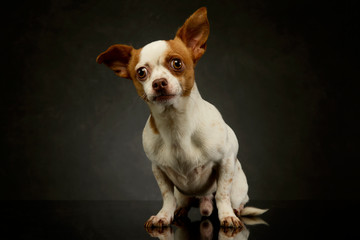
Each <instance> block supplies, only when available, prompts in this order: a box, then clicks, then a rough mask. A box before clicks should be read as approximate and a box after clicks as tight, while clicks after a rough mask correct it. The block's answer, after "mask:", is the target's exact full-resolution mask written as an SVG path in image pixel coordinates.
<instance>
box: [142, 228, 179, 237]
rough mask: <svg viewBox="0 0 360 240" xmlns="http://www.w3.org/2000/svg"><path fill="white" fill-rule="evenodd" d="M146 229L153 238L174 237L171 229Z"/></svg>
mask: <svg viewBox="0 0 360 240" xmlns="http://www.w3.org/2000/svg"><path fill="white" fill-rule="evenodd" d="M145 229H146V231H147V232H148V234H149V235H150V236H151V237H157V238H161V239H171V236H172V235H173V232H172V229H171V227H156V228H155V227H148V228H145Z"/></svg>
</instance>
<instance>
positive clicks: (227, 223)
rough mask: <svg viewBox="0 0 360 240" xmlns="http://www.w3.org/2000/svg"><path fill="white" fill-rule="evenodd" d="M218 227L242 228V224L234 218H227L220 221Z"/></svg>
mask: <svg viewBox="0 0 360 240" xmlns="http://www.w3.org/2000/svg"><path fill="white" fill-rule="evenodd" d="M220 226H221V227H225V228H242V227H244V224H243V223H242V222H241V221H240V219H239V218H238V217H236V216H229V217H224V218H222V219H220Z"/></svg>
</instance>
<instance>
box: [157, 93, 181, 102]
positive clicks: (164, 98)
mask: <svg viewBox="0 0 360 240" xmlns="http://www.w3.org/2000/svg"><path fill="white" fill-rule="evenodd" d="M174 97H176V94H159V95H157V96H154V97H153V101H154V102H167V101H169V100H170V99H172V98H174Z"/></svg>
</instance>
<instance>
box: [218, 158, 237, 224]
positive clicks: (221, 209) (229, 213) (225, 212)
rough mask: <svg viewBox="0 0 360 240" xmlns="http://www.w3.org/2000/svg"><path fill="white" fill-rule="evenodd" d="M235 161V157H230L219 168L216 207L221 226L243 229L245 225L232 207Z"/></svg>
mask: <svg viewBox="0 0 360 240" xmlns="http://www.w3.org/2000/svg"><path fill="white" fill-rule="evenodd" d="M235 161H237V159H236V158H235V157H234V156H230V157H228V158H225V159H223V160H222V162H221V163H220V166H219V173H218V179H217V185H218V186H217V190H216V195H215V199H216V205H217V208H218V213H219V220H220V226H222V227H234V228H239V227H242V226H243V224H242V222H241V221H240V219H239V218H238V217H236V215H235V214H234V210H233V208H232V206H231V201H230V194H231V187H232V181H233V177H234V169H235V163H236V162H235Z"/></svg>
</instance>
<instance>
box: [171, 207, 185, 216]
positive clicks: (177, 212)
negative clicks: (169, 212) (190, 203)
mask: <svg viewBox="0 0 360 240" xmlns="http://www.w3.org/2000/svg"><path fill="white" fill-rule="evenodd" d="M188 212H189V209H188V208H185V207H179V208H177V209H176V210H175V213H174V216H175V218H183V217H187V214H188Z"/></svg>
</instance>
